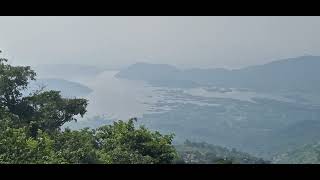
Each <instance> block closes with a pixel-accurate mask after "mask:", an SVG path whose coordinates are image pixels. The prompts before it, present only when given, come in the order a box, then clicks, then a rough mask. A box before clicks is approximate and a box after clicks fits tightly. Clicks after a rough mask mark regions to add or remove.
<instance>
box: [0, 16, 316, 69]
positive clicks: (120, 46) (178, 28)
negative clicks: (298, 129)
mask: <svg viewBox="0 0 320 180" xmlns="http://www.w3.org/2000/svg"><path fill="white" fill-rule="evenodd" d="M319 33H320V17H0V49H2V50H3V51H5V55H6V56H7V57H9V58H10V60H11V62H13V63H15V64H16V63H18V64H31V65H35V64H47V63H80V64H98V65H110V67H111V65H116V66H118V65H127V64H132V63H135V62H139V61H144V62H151V63H168V64H173V65H178V66H181V67H203V68H208V67H227V68H238V67H243V66H247V65H253V64H262V63H266V62H269V61H272V60H275V59H279V58H287V57H295V56H300V55H305V54H310V55H320V35H319Z"/></svg>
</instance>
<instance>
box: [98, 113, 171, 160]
mask: <svg viewBox="0 0 320 180" xmlns="http://www.w3.org/2000/svg"><path fill="white" fill-rule="evenodd" d="M134 121H136V119H130V120H129V121H128V122H127V123H126V122H124V121H121V120H120V121H118V122H114V124H113V125H106V126H103V127H100V128H98V129H97V132H96V136H97V141H98V145H99V149H100V153H101V154H103V157H108V159H110V160H111V162H112V163H125V164H131V163H151V164H156V163H160V164H163V163H171V162H172V161H174V160H175V159H176V158H177V153H176V151H175V148H174V147H173V145H172V144H171V143H172V140H173V135H161V134H160V133H159V132H157V131H156V132H151V131H149V130H148V129H146V128H145V127H143V126H140V127H139V128H138V129H136V128H135V127H134Z"/></svg>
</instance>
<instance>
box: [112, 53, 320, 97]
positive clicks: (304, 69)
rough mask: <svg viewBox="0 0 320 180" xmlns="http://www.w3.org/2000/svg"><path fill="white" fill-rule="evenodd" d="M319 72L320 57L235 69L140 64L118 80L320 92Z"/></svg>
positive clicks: (120, 75) (123, 71) (129, 69)
mask: <svg viewBox="0 0 320 180" xmlns="http://www.w3.org/2000/svg"><path fill="white" fill-rule="evenodd" d="M319 69H320V56H301V57H296V58H290V59H284V60H278V61H274V62H271V63H268V64H264V65H258V66H251V67H247V68H242V69H236V70H227V69H187V70H179V69H177V68H175V67H173V66H170V65H163V64H161V65H159V64H147V63H137V64H134V65H132V66H130V67H129V68H127V69H125V70H122V71H120V72H119V73H118V74H117V76H116V77H119V78H126V79H135V80H144V81H147V82H149V83H151V84H153V83H156V82H159V81H161V82H162V83H161V84H162V86H170V84H172V82H176V83H179V82H189V83H190V84H192V83H193V85H198V86H200V85H215V86H223V87H234V88H250V89H255V90H259V91H299V92H319V91H320V84H319V83H315V82H318V80H319V77H320V71H319ZM191 87H193V86H191Z"/></svg>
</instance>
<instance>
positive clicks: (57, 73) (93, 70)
mask: <svg viewBox="0 0 320 180" xmlns="http://www.w3.org/2000/svg"><path fill="white" fill-rule="evenodd" d="M34 69H35V71H36V72H37V74H38V76H39V77H40V78H61V79H68V80H69V79H82V78H90V77H94V76H97V75H98V74H99V73H101V72H103V71H105V70H108V69H107V68H105V67H97V66H91V65H82V64H43V65H38V66H35V67H34Z"/></svg>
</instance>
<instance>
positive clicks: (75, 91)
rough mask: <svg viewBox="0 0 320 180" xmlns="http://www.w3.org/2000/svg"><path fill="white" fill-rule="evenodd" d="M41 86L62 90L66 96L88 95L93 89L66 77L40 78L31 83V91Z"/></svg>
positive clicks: (47, 88)
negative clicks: (65, 78)
mask: <svg viewBox="0 0 320 180" xmlns="http://www.w3.org/2000/svg"><path fill="white" fill-rule="evenodd" d="M40 87H45V89H46V90H56V91H61V94H62V95H63V96H66V97H73V96H86V95H88V94H89V93H91V92H92V91H93V90H92V89H90V88H89V87H87V86H85V85H83V84H80V83H77V82H73V81H67V80H64V79H51V78H50V79H38V80H36V81H35V82H31V83H30V90H31V91H32V90H37V89H39V88H40Z"/></svg>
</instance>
